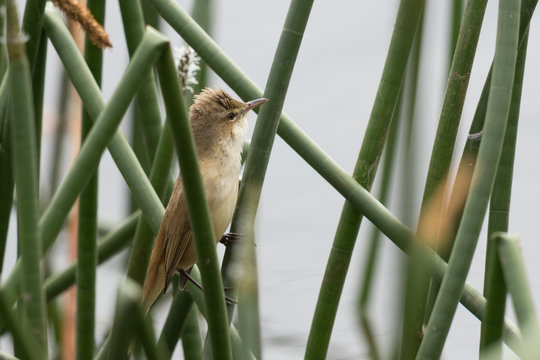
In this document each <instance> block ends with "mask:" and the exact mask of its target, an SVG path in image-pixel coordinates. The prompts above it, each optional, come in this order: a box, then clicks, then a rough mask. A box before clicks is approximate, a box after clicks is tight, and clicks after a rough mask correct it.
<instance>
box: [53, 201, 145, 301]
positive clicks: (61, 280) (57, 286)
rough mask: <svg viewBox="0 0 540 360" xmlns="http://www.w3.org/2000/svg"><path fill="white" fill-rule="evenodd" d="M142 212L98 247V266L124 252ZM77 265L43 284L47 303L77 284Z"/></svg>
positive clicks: (113, 231)
mask: <svg viewBox="0 0 540 360" xmlns="http://www.w3.org/2000/svg"><path fill="white" fill-rule="evenodd" d="M140 217H141V211H140V210H137V211H135V212H134V213H133V214H131V216H130V217H128V218H127V219H126V220H124V222H123V223H122V224H121V225H119V226H118V227H117V228H116V229H114V230H111V231H110V232H109V233H108V234H107V235H106V236H105V237H104V238H103V239H102V240H101V241H100V242H99V243H98V246H97V256H98V258H97V264H98V265H101V264H102V263H104V262H105V261H107V260H109V259H110V258H111V257H113V256H114V255H116V254H118V253H119V252H120V251H121V250H123V249H124V248H125V247H126V246H127V245H128V244H129V241H130V240H131V239H132V237H133V234H134V232H135V226H136V225H137V222H138V220H139V218H140ZM76 269H77V263H76V262H75V263H73V264H71V265H70V266H69V267H67V268H66V269H65V270H63V271H61V272H58V273H56V274H53V275H51V276H50V277H49V278H48V279H47V280H45V282H44V284H43V289H44V291H45V294H46V297H47V301H51V300H52V299H54V298H55V297H57V296H58V295H60V294H61V293H63V292H64V291H66V290H67V289H68V288H69V287H70V286H72V285H73V284H74V283H75V280H76V279H75V277H76Z"/></svg>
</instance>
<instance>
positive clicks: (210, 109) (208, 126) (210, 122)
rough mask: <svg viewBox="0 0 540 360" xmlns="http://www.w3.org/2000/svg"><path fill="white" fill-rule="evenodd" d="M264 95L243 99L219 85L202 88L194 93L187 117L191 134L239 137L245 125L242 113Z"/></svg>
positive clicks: (257, 103)
mask: <svg viewBox="0 0 540 360" xmlns="http://www.w3.org/2000/svg"><path fill="white" fill-rule="evenodd" d="M267 101H268V99H256V100H252V101H248V102H243V101H239V100H236V99H234V98H233V97H231V96H230V95H229V94H227V93H226V92H225V91H223V90H221V89H210V88H205V89H203V90H202V91H201V92H200V93H199V94H198V95H196V96H195V102H194V103H193V105H191V108H190V119H191V126H192V128H193V132H194V134H195V138H196V140H198V141H201V140H211V139H212V138H213V139H214V140H215V139H216V138H219V139H239V138H242V137H243V136H244V135H245V132H246V129H247V122H246V115H247V113H248V112H249V111H250V110H252V109H254V108H255V107H257V106H259V105H261V104H263V103H265V102H267Z"/></svg>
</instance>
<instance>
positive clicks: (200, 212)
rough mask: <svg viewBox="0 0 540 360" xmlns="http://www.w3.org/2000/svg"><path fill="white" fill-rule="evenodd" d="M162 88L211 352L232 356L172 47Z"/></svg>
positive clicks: (161, 67)
mask: <svg viewBox="0 0 540 360" xmlns="http://www.w3.org/2000/svg"><path fill="white" fill-rule="evenodd" d="M157 69H158V74H159V80H160V85H161V92H162V94H163V100H164V103H165V109H166V113H167V119H168V120H169V125H170V126H171V130H172V133H173V139H174V141H175V145H176V151H177V153H178V161H179V163H180V176H182V184H183V186H184V189H185V196H186V203H187V207H188V212H189V219H190V225H191V229H192V231H193V237H194V240H195V247H196V250H197V258H198V264H199V268H200V271H201V277H202V285H203V287H204V301H205V304H206V308H207V309H209V311H208V314H207V317H206V320H207V322H208V331H209V333H210V342H211V345H212V353H213V354H214V356H215V357H216V358H218V357H220V358H223V359H230V358H232V352H231V351H232V350H231V343H230V338H229V326H228V322H227V312H226V309H225V301H224V299H225V294H224V293H223V282H222V280H221V276H220V274H219V262H218V258H217V253H216V241H215V239H214V231H213V226H212V222H211V219H210V212H209V208H208V202H207V199H206V193H205V190H204V187H203V185H202V177H201V173H200V169H199V163H198V160H197V152H196V149H195V141H194V139H193V134H192V131H191V125H190V122H189V118H188V115H187V110H186V105H185V99H184V94H183V90H182V86H181V84H180V79H179V77H178V73H177V70H176V67H175V64H174V59H173V55H172V51H171V48H170V47H166V49H165V51H164V52H163V54H162V56H161V57H160V59H159V62H158V64H157Z"/></svg>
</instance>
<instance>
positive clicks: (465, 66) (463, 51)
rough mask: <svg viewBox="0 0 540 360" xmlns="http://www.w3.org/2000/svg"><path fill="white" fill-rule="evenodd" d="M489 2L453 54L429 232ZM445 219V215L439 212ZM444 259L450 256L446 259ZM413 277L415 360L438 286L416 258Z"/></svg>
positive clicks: (408, 323) (408, 324)
mask: <svg viewBox="0 0 540 360" xmlns="http://www.w3.org/2000/svg"><path fill="white" fill-rule="evenodd" d="M486 4H487V0H469V1H467V5H466V8H465V13H464V15H463V20H462V24H461V27H460V28H459V29H460V30H459V36H458V38H457V44H456V47H455V51H454V54H453V61H452V65H451V68H450V74H449V77H448V82H447V85H446V92H445V96H444V102H443V107H442V110H441V116H440V119H439V125H438V127H437V134H436V136H435V141H434V143H433V150H432V153H431V159H430V163H429V168H428V173H427V179H426V184H425V188H424V195H423V199H422V207H421V210H420V217H419V219H420V220H419V225H418V228H419V229H423V228H424V229H425V228H426V226H429V225H426V224H424V223H423V219H427V218H428V214H427V211H428V209H432V208H433V207H434V206H437V207H438V208H439V209H442V208H443V207H444V206H445V202H444V201H441V202H440V203H439V204H432V203H431V202H430V200H432V196H433V194H434V192H435V191H436V189H437V188H438V187H439V186H441V184H443V181H444V179H445V178H446V176H448V173H449V170H450V164H451V161H452V154H453V151H454V146H455V141H456V137H457V130H458V127H459V122H460V118H461V112H462V110H463V103H464V99H465V96H466V93H467V87H468V84H469V78H470V73H471V69H472V64H473V60H474V54H475V52H476V47H477V44H478V38H479V36H480V29H481V27H482V21H483V18H484V13H485V8H486ZM439 212H440V214H441V216H442V214H443V213H444V212H443V211H442V210H440V211H439ZM436 232H437V234H436V237H437V239H429V241H430V242H433V243H435V244H437V245H436V249H437V251H438V252H439V253H441V254H447V252H448V249H446V248H443V246H440V245H439V243H440V242H441V240H442V239H443V238H445V236H446V234H440V233H438V232H439V230H437V231H436ZM442 256H443V259H447V256H445V255H442ZM408 263H409V269H410V274H409V276H408V280H407V283H408V284H409V285H408V286H410V287H411V291H408V292H407V298H406V311H405V313H404V315H405V317H404V324H403V337H402V356H405V357H406V358H414V357H415V356H416V353H417V351H418V347H419V346H420V341H421V339H422V337H421V336H419V335H418V334H422V332H423V330H422V328H423V325H424V322H425V321H427V319H428V318H429V314H430V312H431V305H430V304H432V302H433V300H430V299H434V298H435V296H436V294H437V291H438V288H439V287H438V283H435V282H431V286H430V281H429V274H428V272H427V271H426V270H427V265H426V264H425V263H423V262H422V261H421V260H420V259H419V258H417V257H416V256H415V254H413V255H412V257H411V258H410V259H409V261H408ZM428 305H430V306H429V307H428Z"/></svg>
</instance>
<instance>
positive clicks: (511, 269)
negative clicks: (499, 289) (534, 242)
mask: <svg viewBox="0 0 540 360" xmlns="http://www.w3.org/2000/svg"><path fill="white" fill-rule="evenodd" d="M491 239H493V240H494V241H496V242H497V248H498V253H499V254H498V255H499V258H500V261H501V266H502V272H503V275H504V279H505V281H506V284H507V286H508V292H509V293H510V295H511V296H512V303H513V304H514V311H515V313H516V317H517V319H518V323H519V327H520V329H521V332H522V333H523V336H524V340H525V341H526V342H527V341H531V342H533V343H534V344H536V346H538V339H539V336H540V325H539V324H538V318H537V315H536V311H535V309H534V300H533V296H532V292H531V288H530V286H529V282H528V280H527V272H526V270H525V263H524V260H523V255H522V250H521V245H520V243H519V238H518V237H516V236H510V235H508V234H506V233H494V234H493V235H492V237H491Z"/></svg>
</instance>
